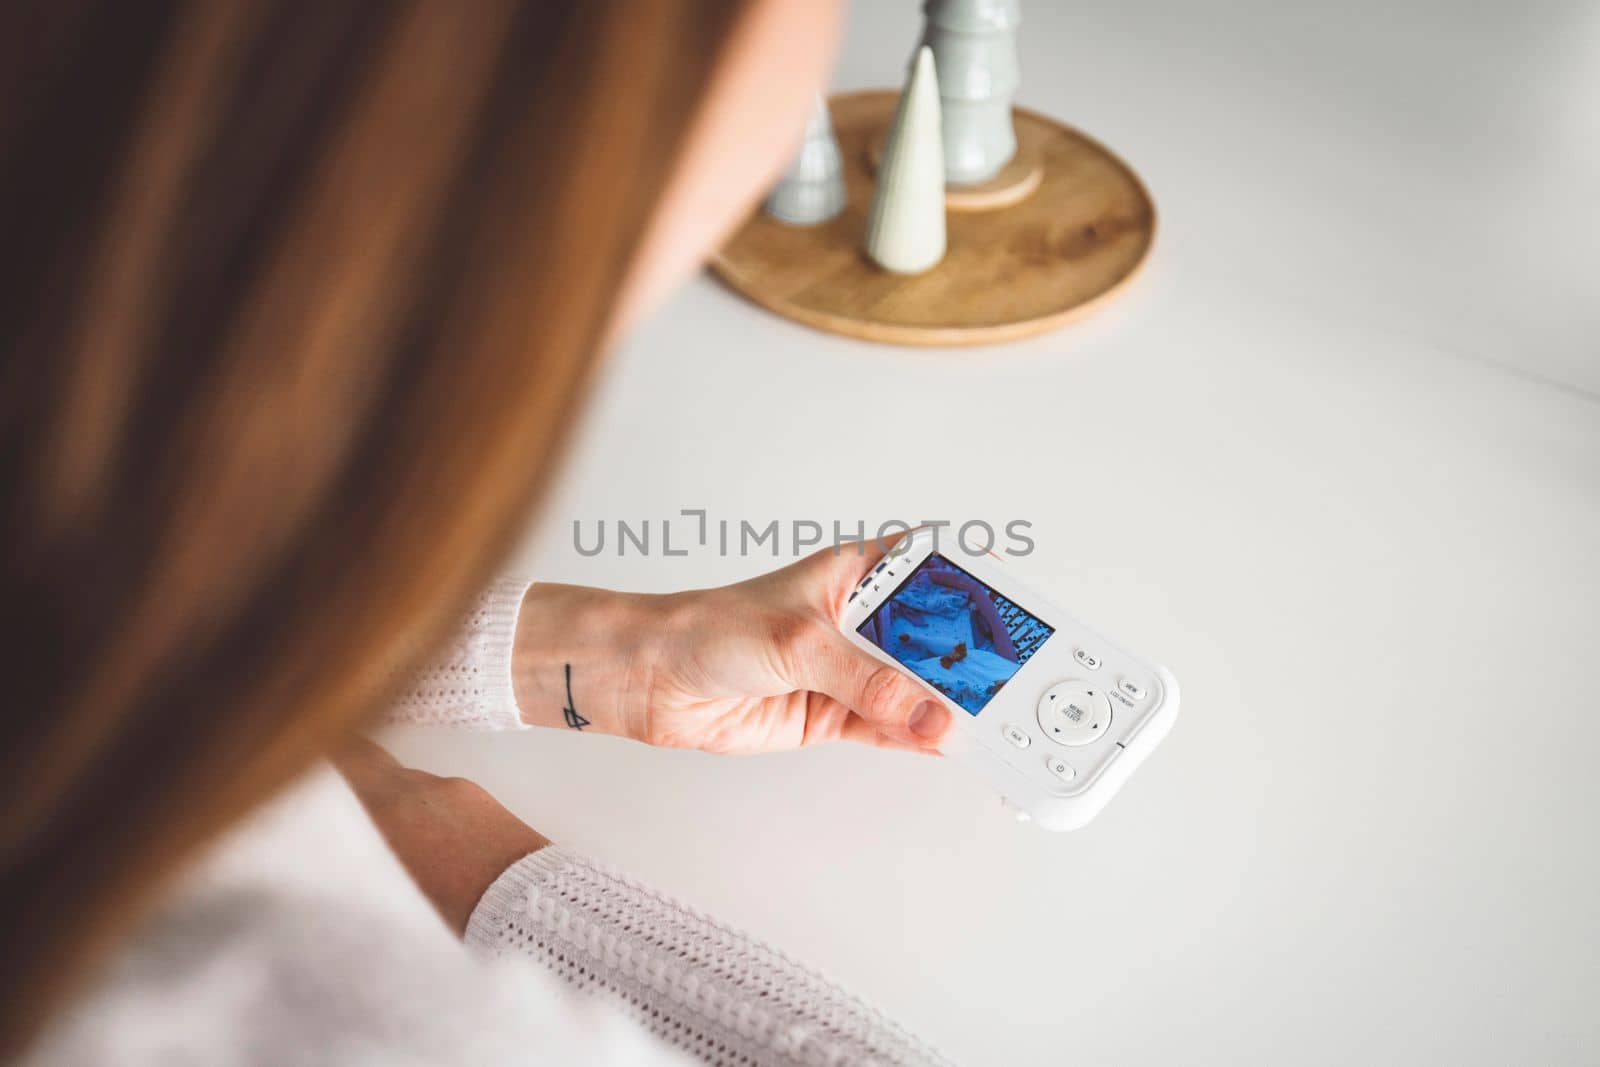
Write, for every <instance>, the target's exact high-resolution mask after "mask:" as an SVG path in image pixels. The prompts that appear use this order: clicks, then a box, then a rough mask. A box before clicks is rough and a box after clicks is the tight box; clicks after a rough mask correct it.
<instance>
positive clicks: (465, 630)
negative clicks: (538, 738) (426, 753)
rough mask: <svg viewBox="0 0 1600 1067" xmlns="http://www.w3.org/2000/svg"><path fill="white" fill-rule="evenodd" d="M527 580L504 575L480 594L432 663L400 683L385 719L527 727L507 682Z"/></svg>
mask: <svg viewBox="0 0 1600 1067" xmlns="http://www.w3.org/2000/svg"><path fill="white" fill-rule="evenodd" d="M530 584H531V583H530V582H528V581H527V580H526V579H522V578H502V579H499V580H498V581H496V582H494V583H493V584H492V585H490V586H489V588H488V589H485V590H484V591H483V592H482V593H481V594H479V596H478V599H477V601H476V602H474V604H473V606H472V609H471V610H470V611H469V612H468V614H467V616H466V618H465V619H464V620H463V621H462V625H461V628H460V630H459V631H458V632H457V633H456V636H455V637H454V638H453V639H452V640H451V642H450V643H449V644H448V645H446V646H445V648H444V649H442V650H441V652H440V653H439V655H438V656H436V657H435V658H434V660H433V662H432V663H429V664H428V665H427V666H425V667H422V668H420V669H418V670H416V671H414V672H412V673H411V674H409V675H408V676H406V677H405V679H404V680H403V681H402V684H401V685H400V686H399V691H398V693H397V694H396V698H395V702H394V705H393V706H392V708H391V709H390V712H389V715H388V716H387V721H389V722H391V723H407V724H414V725H415V724H450V725H454V726H465V727H469V728H473V729H480V730H519V729H523V728H525V727H526V725H527V724H526V723H524V722H523V721H522V715H521V712H520V711H519V709H518V708H517V697H516V691H515V689H514V688H513V686H512V683H511V658H512V654H513V652H514V650H515V648H516V636H517V633H516V631H517V613H518V612H519V611H520V609H521V607H522V597H523V594H524V593H526V592H527V591H528V586H529V585H530Z"/></svg>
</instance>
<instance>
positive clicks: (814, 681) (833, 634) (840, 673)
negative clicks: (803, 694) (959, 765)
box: [789, 626, 954, 748]
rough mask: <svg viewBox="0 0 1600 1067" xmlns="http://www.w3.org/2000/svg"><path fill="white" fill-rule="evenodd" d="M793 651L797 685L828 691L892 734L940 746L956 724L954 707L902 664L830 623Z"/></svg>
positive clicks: (792, 663) (792, 676) (920, 744)
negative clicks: (863, 647) (882, 656)
mask: <svg viewBox="0 0 1600 1067" xmlns="http://www.w3.org/2000/svg"><path fill="white" fill-rule="evenodd" d="M801 644H802V647H801V648H799V649H797V650H796V652H797V654H796V655H794V656H792V657H791V659H792V662H791V664H790V672H789V673H790V674H791V678H790V679H789V680H790V681H791V682H792V684H794V685H795V687H796V688H799V689H809V690H812V691H813V692H818V693H825V694H827V695H828V696H830V697H832V698H833V699H835V700H837V701H838V702H839V703H841V704H843V705H844V706H845V707H847V708H849V709H850V710H851V711H853V712H855V713H856V714H857V715H859V716H861V717H862V718H863V719H865V720H867V721H868V722H869V723H871V724H872V725H873V726H875V727H877V728H878V729H879V730H880V731H881V732H883V733H884V734H886V735H888V736H889V737H892V738H896V739H899V740H902V741H909V742H910V743H912V744H914V745H919V746H921V747H924V748H935V747H937V746H938V745H939V744H940V743H942V742H943V741H944V740H945V738H947V737H948V736H949V734H950V730H951V728H952V726H953V725H954V724H953V723H952V721H951V718H950V709H949V708H947V707H945V705H944V704H942V703H940V702H939V700H938V699H937V698H936V697H935V696H934V695H933V694H932V693H930V692H929V691H928V690H927V689H926V688H924V687H923V686H922V685H921V684H920V683H919V682H916V681H913V680H912V679H911V678H908V677H907V676H906V675H905V674H903V673H901V672H900V671H899V670H898V669H896V668H894V667H891V666H889V665H888V664H886V663H883V662H882V661H880V660H877V659H874V658H873V657H872V656H869V655H867V654H866V653H865V652H863V651H861V649H859V648H857V647H855V646H854V645H852V644H851V643H850V642H849V641H848V640H847V639H846V638H845V636H844V635H843V634H840V633H838V632H837V631H835V630H833V629H832V628H831V627H826V626H820V627H818V628H817V631H816V635H815V638H814V639H813V640H811V641H807V642H802V643H801Z"/></svg>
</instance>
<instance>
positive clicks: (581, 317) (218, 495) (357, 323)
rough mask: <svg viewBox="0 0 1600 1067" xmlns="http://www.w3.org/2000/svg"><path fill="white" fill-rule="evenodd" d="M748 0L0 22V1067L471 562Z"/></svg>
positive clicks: (501, 533)
mask: <svg viewBox="0 0 1600 1067" xmlns="http://www.w3.org/2000/svg"><path fill="white" fill-rule="evenodd" d="M736 14H737V5H736V4H734V3H731V2H716V0H698V2H697V0H677V2H669V0H645V2H634V3H624V2H621V0H612V2H596V0H586V2H584V3H519V2H515V0H474V2H473V3H455V2H452V0H438V2H413V3H400V2H394V0H381V2H363V0H338V2H335V0H328V2H320V3H316V4H278V3H273V2H271V0H195V2H192V3H165V4H163V3H139V4H128V3H124V2H122V0H23V2H20V3H18V2H13V3H8V4H5V5H3V6H0V262H3V267H0V270H3V276H0V338H3V343H0V353H3V356H0V360H3V362H0V480H3V489H0V507H3V509H4V521H3V523H0V538H3V545H0V560H3V563H0V567H3V572H0V573H3V578H0V582H3V587H0V619H3V623H0V641H3V645H0V647H3V648H4V658H5V670H4V675H3V677H0V684H3V685H4V687H5V696H4V708H5V712H4V715H3V717H0V736H3V739H4V743H3V749H0V872H3V873H0V878H3V887H4V888H3V900H0V944H3V945H4V946H5V949H4V953H3V962H0V969H3V973H4V976H5V981H4V985H5V989H6V993H5V996H4V997H0V1050H5V1051H15V1050H17V1049H19V1048H20V1047H22V1045H23V1044H24V1043H25V1042H26V1041H27V1039H28V1038H29V1037H30V1036H31V1035H32V1034H33V1033H35V1032H36V1031H37V1029H38V1027H39V1025H40V1024H41V1022H42V1020H44V1019H45V1018H46V1017H47V1015H48V1013H49V1012H50V1011H51V1010H52V1009H53V1008H54V1007H55V1006H57V1005H58V1003H59V1001H60V999H61V998H62V996H63V995H64V994H65V993H67V992H68V991H70V989H71V988H72V986H73V984H74V983H75V982H76V981H77V980H79V979H80V978H81V977H82V975H83V974H84V973H85V971H86V968H87V965H88V964H89V963H90V962H92V961H93V959H94V958H95V957H96V956H97V955H98V954H99V953H101V952H103V951H104V950H105V949H106V948H107V947H108V946H109V945H110V944H111V943H113V941H114V939H115V937H116V936H117V935H119V934H120V933H122V932H123V931H124V930H125V928H126V926H127V924H128V922H129V921H130V916H134V915H136V914H138V911H139V907H140V906H141V905H143V904H145V903H146V902H148V901H149V899H150V898H151V897H152V895H153V894H154V892H155V891H156V890H157V889H158V888H159V887H160V886H161V885H162V884H163V882H164V880H165V879H166V878H167V876H169V875H170V874H171V872H173V870H174V869H175V868H176V867H177V866H178V865H179V864H180V863H181V861H183V860H184V859H185V858H186V857H188V856H190V855H192V854H193V853H194V852H195V851H196V850H197V849H198V847H199V846H201V845H202V844H203V843H205V842H206V841H208V840H209V839H211V838H213V837H214V836H215V835H216V834H217V833H218V832H219V831H221V830H222V829H224V828H225V827H227V826H228V825H229V824H230V823H232V822H233V821H235V820H236V819H237V818H238V817H239V816H240V815H241V814H242V813H244V812H245V811H246V810H247V809H249V808H250V807H252V806H253V805H255V804H256V803H258V802H259V801H261V800H262V799H263V798H265V797H266V796H267V795H268V794H270V793H272V792H273V791H274V790H276V789H278V788H279V787H281V786H282V785H283V784H284V783H285V782H286V781H288V780H289V779H290V778H291V777H292V776H294V775H295V774H296V773H297V772H299V771H301V770H302V769H304V768H305V767H306V766H307V765H308V764H309V763H310V762H311V761H313V760H314V759H315V758H316V757H317V756H318V755H319V754H320V753H321V752H323V751H324V750H325V749H326V748H327V747H328V746H329V745H330V744H331V743H333V742H335V741H336V740H338V739H339V738H340V737H342V736H344V735H345V734H346V733H347V732H348V731H349V730H350V729H351V728H352V727H353V726H354V725H355V724H357V723H358V722H359V721H360V720H361V719H362V718H363V717H364V716H366V715H368V714H369V713H370V712H371V710H372V709H373V708H374V706H375V703H376V702H377V701H378V700H379V699H380V698H381V696H382V689H383V685H384V679H385V677H387V674H388V672H389V671H390V670H392V669H393V668H395V667H396V666H399V665H403V664H404V663H405V662H406V661H407V660H408V659H409V658H411V657H414V656H416V655H420V654H424V653H425V652H426V651H427V650H428V647H429V643H430V642H431V641H432V640H433V639H434V636H435V635H436V634H438V633H439V632H440V631H441V630H442V628H443V627H445V626H446V625H447V624H448V621H449V620H450V619H451V618H452V617H453V615H454V613H455V612H456V611H457V610H458V609H459V607H460V605H461V603H462V601H463V598H464V597H466V596H468V595H469V594H470V593H471V591H472V590H473V589H474V588H475V587H476V586H477V585H478V584H479V583H481V582H483V581H485V580H486V578H487V576H488V575H489V574H490V573H491V571H492V568H493V567H494V566H495V564H496V563H497V561H498V558H499V557H500V556H501V555H502V553H503V552H504V551H505V550H506V549H507V547H508V545H509V543H510V540H511V539H512V537H513V536H514V534H515V532H516V531H517V529H518V527H519V525H520V523H521V522H522V521H523V520H524V519H525V518H526V516H527V514H528V512H529V510H530V508H531V507H532V506H533V504H534V503H535V502H536V501H537V499H538V496H539V493H540V490H541V488H542V487H543V486H544V484H545V483H546V481H547V479H548V477H549V475H550V472H551V468H552V465H553V463H554V461H555V459H556V457H557V453H558V449H559V447H560V445H561V442H562V440H563V438H564V437H565V435H566V432H567V429H568V427H569V426H570V425H571V423H572V421H573V417H574V414H575V413H576V411H577V409H578V406H579V402H580V400H581V398H582V395H583V391H584V386H585V383H586V381H587V379H588V378H589V376H590V369H591V365H592V363H593V361H594V354H595V350H596V347H597V345H598V342H599V339H600V337H601V336H602V332H603V330H604V328H605V324H606V319H607V315H608V311H609V309H610V308H611V306H612V304H613V302H614V300H615V298H616V295H617V290H618V285H619V283H620V282H621V280H622V278H623V275H624V272H625V271H626V269H627V267H628V264H629V260H630V256H631V255H632V253H633V251H634V249H635V246H636V244H637V242H638V239H639V236H640V234H641V231H642V228H643V226H644V224H645V221H646V219H647V217H648V215H649V213H650V211H651V209H652V206H653V203H654V200H655V197H656V193H657V190H658V189H659V188H660V187H661V185H662V183H663V180H664V177H665V175H666V173H667V171H668V169H669V167H670V165H671V163H672V160H673V156H674V150H675V147H676V146H677V145H678V144H679V143H680V141H681V140H682V136H683V133H684V131H685V128H686V124H687V123H688V122H689V121H690V119H691V117H692V115H693V113H694V110H695V107H696V104H697V101H698V99H699V97H700V95H701V94H702V93H703V91H704V85H705V81H706V76H707V70H708V67H709V66H710V65H711V62H712V60H713V59H714V57H715V56H716V55H717V53H718V50H719V49H720V48H721V47H722V44H723V42H724V41H725V40H726V39H727V36H728V34H729V32H730V26H731V23H732V21H733V20H734V19H735V17H736Z"/></svg>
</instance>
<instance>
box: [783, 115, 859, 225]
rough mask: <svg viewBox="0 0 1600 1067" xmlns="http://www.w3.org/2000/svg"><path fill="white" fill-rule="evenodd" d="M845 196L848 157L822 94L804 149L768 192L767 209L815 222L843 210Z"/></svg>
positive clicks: (809, 123)
mask: <svg viewBox="0 0 1600 1067" xmlns="http://www.w3.org/2000/svg"><path fill="white" fill-rule="evenodd" d="M844 200H845V197H844V160H843V157H841V156H840V155H839V142H838V141H837V140H835V139H834V136H833V119H832V118H830V117H829V115H828V105H827V102H826V101H824V100H823V99H822V97H821V96H820V95H819V96H818V97H817V102H816V106H815V107H814V108H812V111H811V118H810V119H809V120H808V121H807V122H806V133H805V139H804V140H802V141H801V142H800V151H799V152H797V153H796V154H795V157H794V162H793V163H791V164H789V169H788V170H786V171H785V172H784V174H783V177H782V178H779V179H778V184H777V185H775V186H773V187H772V192H770V193H768V194H767V203H766V212H767V214H768V215H771V216H772V217H773V218H775V219H777V220H778V221H779V222H787V223H790V224H792V225H795V226H814V225H816V224H817V223H819V222H826V221H828V220H829V219H831V218H833V217H834V216H835V215H837V214H838V213H839V212H841V211H843V210H844Z"/></svg>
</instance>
